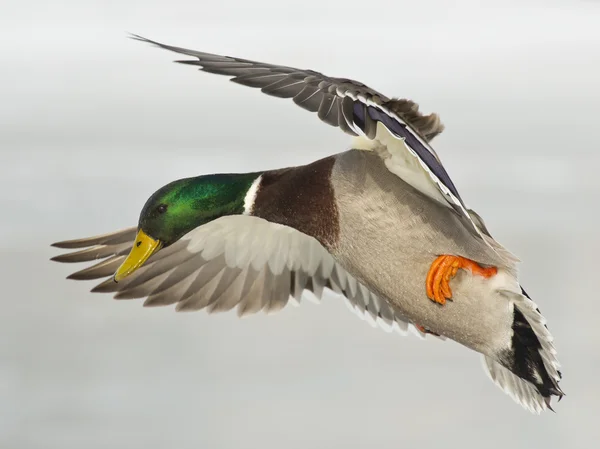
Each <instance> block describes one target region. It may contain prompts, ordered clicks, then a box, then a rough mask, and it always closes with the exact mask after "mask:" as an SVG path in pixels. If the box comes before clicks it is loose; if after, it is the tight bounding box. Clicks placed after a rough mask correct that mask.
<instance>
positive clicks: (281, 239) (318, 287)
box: [54, 215, 420, 334]
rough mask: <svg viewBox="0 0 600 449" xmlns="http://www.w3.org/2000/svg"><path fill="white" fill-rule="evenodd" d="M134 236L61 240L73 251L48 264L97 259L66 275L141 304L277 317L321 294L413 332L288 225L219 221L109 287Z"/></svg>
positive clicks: (388, 327)
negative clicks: (288, 307) (139, 300)
mask: <svg viewBox="0 0 600 449" xmlns="http://www.w3.org/2000/svg"><path fill="white" fill-rule="evenodd" d="M126 238H127V241H123V240H125V239H126ZM134 239H135V228H130V229H128V230H125V231H119V232H116V233H114V234H106V235H103V236H98V237H91V238H88V239H80V240H72V241H66V242H61V243H60V244H59V245H55V246H59V247H61V248H66V249H77V251H75V252H71V253H67V254H63V255H60V256H57V257H55V258H54V260H56V261H58V262H86V261H90V260H98V262H97V263H96V264H94V265H92V266H90V267H87V268H85V269H83V270H80V271H77V272H76V273H74V274H72V275H71V276H69V277H70V278H71V279H77V280H88V279H100V278H104V277H108V276H111V277H109V278H108V279H106V280H104V281H103V282H101V283H100V284H98V285H97V286H96V287H95V288H94V289H93V291H94V292H102V293H113V294H114V296H115V298H116V299H135V298H145V301H144V306H166V305H172V304H175V305H176V310H178V311H195V310H202V309H204V310H207V311H208V312H209V313H215V312H224V311H228V310H231V309H233V308H237V313H238V315H240V316H245V315H249V314H253V313H257V312H259V311H264V312H265V313H272V312H276V311H278V310H281V309H282V308H284V307H285V306H286V305H287V304H288V302H289V301H290V299H291V300H292V302H294V303H295V304H299V303H300V301H301V299H302V298H303V296H302V293H303V291H305V290H308V291H311V292H312V294H313V297H314V298H316V299H317V301H320V299H321V297H322V294H323V291H324V289H328V290H331V291H333V292H336V293H338V294H340V295H343V297H344V298H345V301H346V302H347V304H348V305H349V308H350V309H351V310H352V312H353V313H355V314H356V315H358V316H359V317H360V318H362V319H363V320H367V321H368V322H369V323H370V324H372V325H373V326H379V327H381V328H382V329H384V330H385V331H388V332H389V331H392V330H396V331H397V332H399V333H401V334H406V333H407V332H408V330H409V327H412V326H411V325H410V324H409V322H408V321H407V320H406V319H404V318H403V317H402V316H401V315H400V314H399V313H398V312H397V311H395V310H394V309H393V308H392V307H391V306H390V305H389V304H388V303H387V302H386V301H384V300H382V299H381V298H379V297H378V296H376V295H375V294H374V293H372V292H371V291H369V289H367V288H366V287H365V286H364V285H362V284H361V283H359V282H358V281H357V280H356V279H355V278H354V277H353V276H352V275H350V274H349V273H348V272H346V271H345V270H344V269H343V268H342V267H341V266H340V265H339V264H338V263H336V262H335V261H334V259H333V258H332V256H331V255H330V254H329V253H328V252H327V250H325V248H323V247H322V246H321V244H320V243H318V242H317V241H316V240H315V239H314V238H312V237H309V236H307V235H305V234H302V233H300V232H298V231H296V230H294V229H292V228H289V227H287V226H283V225H279V224H275V223H270V222H268V221H265V220H262V219H260V218H257V217H253V216H248V215H239V216H227V217H222V218H220V219H217V220H215V221H213V222H211V223H208V224H206V225H204V226H201V227H199V228H196V229H195V230H193V231H192V232H190V233H189V234H187V235H186V236H184V237H183V238H182V239H180V240H179V241H177V242H176V243H174V244H173V245H171V246H169V247H167V248H164V249H162V250H161V251H159V252H158V253H156V254H155V255H153V256H152V257H151V258H150V259H149V260H148V262H146V264H145V265H144V266H142V267H141V268H139V269H138V270H137V271H136V272H135V273H133V274H132V275H131V276H129V277H127V278H125V279H124V280H122V281H120V282H119V283H116V282H114V281H113V280H112V274H113V273H114V271H115V270H116V268H117V267H118V266H119V264H120V263H121V262H122V261H123V259H124V258H125V255H126V254H127V253H128V252H129V250H130V249H131V246H132V245H133V242H134ZM102 242H105V244H103V243H102ZM85 245H90V248H85ZM81 248H83V249H81ZM415 333H417V334H420V332H419V331H415Z"/></svg>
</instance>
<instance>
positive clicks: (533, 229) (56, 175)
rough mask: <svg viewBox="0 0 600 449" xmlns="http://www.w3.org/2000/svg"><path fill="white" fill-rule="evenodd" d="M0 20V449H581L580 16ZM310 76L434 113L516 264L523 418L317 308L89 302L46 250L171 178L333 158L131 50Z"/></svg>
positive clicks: (236, 90) (592, 100) (59, 11)
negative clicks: (545, 335) (549, 347)
mask: <svg viewBox="0 0 600 449" xmlns="http://www.w3.org/2000/svg"><path fill="white" fill-rule="evenodd" d="M1 9H2V12H1V15H0V54H1V55H2V59H0V69H1V70H0V99H1V100H2V101H1V103H0V207H1V210H2V220H0V232H1V235H2V236H3V239H2V241H0V248H1V250H0V269H1V270H2V273H3V275H2V280H3V281H4V282H3V284H4V293H3V295H2V299H3V306H4V307H3V313H2V314H0V329H1V331H0V332H1V334H0V336H2V337H3V338H2V339H0V447H7V448H9V447H10V448H27V449H30V448H31V449H34V448H36V449H37V448H44V449H47V448H60V449H69V448H77V449H79V448H82V447H84V448H86V449H88V448H89V449H93V448H105V447H115V448H141V447H143V448H147V449H150V448H162V447H177V448H188V447H189V448H192V447H194V448H197V447H208V448H211V449H212V448H215V449H216V448H245V447H248V448H253V447H262V448H263V449H270V448H281V447H285V448H286V449H293V448H296V447H298V448H300V447H302V448H306V447H310V448H315V449H317V448H338V447H339V448H345V449H348V448H355V447H356V448H362V447H372V446H373V445H377V446H378V447H381V448H398V447H405V446H413V447H414V446H418V447H420V448H438V447H448V448H454V447H457V448H458V447H460V448H461V449H466V448H471V447H473V448H475V447H476V448H482V447H483V448H505V447H510V448H511V449H518V448H532V447H545V448H567V447H568V448H590V447H593V445H594V444H597V441H598V440H599V438H600V430H599V429H598V427H597V425H596V422H595V417H596V416H597V415H598V408H597V404H598V402H599V400H600V390H599V387H598V383H597V374H598V372H600V356H599V355H598V342H599V341H600V331H599V330H598V329H599V327H598V325H597V319H596V316H597V313H596V309H595V305H596V301H597V298H596V297H597V294H596V291H595V290H596V289H595V282H594V281H595V279H596V276H597V274H596V267H597V266H598V260H597V254H598V251H600V238H599V237H598V231H597V229H598V227H599V225H600V213H599V210H598V195H599V193H600V179H599V178H598V176H597V168H598V166H599V165H600V153H599V151H598V148H597V146H598V145H597V143H596V141H597V139H596V136H595V134H594V133H595V131H596V128H597V120H598V109H599V106H600V88H599V81H598V80H600V2H598V1H574V0H573V1H558V0H545V1H541V0H540V1H534V0H522V1H516V0H513V1H503V2H495V4H491V2H476V1H442V0H436V1H433V0H423V1H414V0H413V1H404V0H402V1H400V0H395V1H393V2H389V1H378V0H372V1H369V2H350V1H343V2H342V1H331V2H325V1H322V0H321V1H313V0H308V1H302V2H294V3H287V2H281V1H280V2H275V1H265V0H255V1H252V2H241V1H240V2H233V1H231V2H205V1H194V2H190V1H182V0H171V1H168V2H167V1H164V2H160V1H156V0H147V1H130V0H122V1H103V2H101V1H99V0H95V1H75V0H72V1H53V2H42V1H14V0H9V1H8V2H6V0H5V1H4V2H3V4H2V8H1ZM127 32H133V33H138V34H141V35H143V36H146V37H149V38H152V39H156V40H160V41H163V42H165V43H168V44H173V45H179V46H187V47H190V48H194V49H198V50H202V51H208V52H213V53H222V54H228V55H232V56H239V57H243V58H249V59H256V60H259V61H264V62H273V63H281V64H286V65H292V66H297V67H301V68H312V69H315V70H318V71H322V72H324V73H327V74H330V75H334V76H344V77H350V78H354V79H357V80H360V81H362V82H364V83H366V84H368V85H371V86H372V87H374V88H376V89H379V90H381V91H382V92H383V93H385V94H387V95H389V96H400V97H409V98H412V99H413V100H415V101H417V102H419V103H420V104H421V105H422V108H423V109H424V110H425V111H436V112H438V113H440V115H441V117H442V121H443V122H444V123H445V125H446V131H445V132H444V134H443V135H442V136H440V137H438V139H437V141H436V142H435V148H436V149H437V151H438V153H439V154H440V155H441V157H442V159H443V161H444V162H445V165H446V166H447V168H448V171H449V172H450V174H451V176H452V177H453V179H454V182H455V184H457V186H458V188H459V189H460V191H461V194H462V196H463V197H464V198H466V200H467V202H468V203H469V204H470V205H471V206H473V207H474V208H475V209H476V210H477V211H478V212H480V213H481V214H482V215H483V216H484V218H485V220H486V222H487V224H488V225H489V228H490V229H491V231H492V233H493V234H494V235H495V236H497V237H498V239H499V240H500V241H501V242H503V243H504V244H505V245H506V246H508V247H509V248H510V249H511V250H512V251H513V252H514V253H516V254H517V255H518V256H519V257H520V258H521V259H522V260H523V262H524V263H523V265H522V267H521V278H522V282H523V284H524V285H525V287H526V288H527V290H528V291H529V292H530V294H532V295H533V297H534V299H535V300H536V302H538V303H539V305H540V307H541V309H542V311H543V312H544V314H545V315H546V317H547V318H548V320H549V325H550V328H551V330H552V331H553V333H554V335H555V338H556V344H557V347H558V349H559V351H560V356H561V360H562V362H563V364H564V372H565V381H564V389H565V391H566V392H567V397H566V398H565V399H564V400H563V401H562V402H561V403H560V404H559V405H557V407H556V408H557V411H558V414H556V415H553V414H545V415H543V416H541V417H534V416H529V415H528V414H527V413H526V412H525V411H523V410H521V409H520V408H519V407H518V406H517V405H516V404H514V403H513V402H512V401H511V400H510V399H509V398H507V397H504V395H503V394H502V392H500V391H499V390H498V389H497V388H496V387H494V386H493V385H492V384H491V382H490V381H489V380H488V379H487V378H486V377H485V375H484V373H483V372H482V370H481V367H480V363H479V360H478V356H477V355H476V354H474V353H472V352H469V351H467V350H466V349H464V348H462V347H460V346H458V345H456V344H453V343H450V342H446V343H440V342H434V341H425V342H420V341H418V340H416V339H415V338H410V337H408V338H404V339H402V338H400V337H395V336H390V335H387V334H384V333H382V332H378V331H375V330H372V329H370V328H369V327H368V326H366V325H365V324H364V323H361V322H360V321H359V320H357V319H356V318H354V317H353V316H351V315H350V314H349V313H347V311H346V309H345V307H344V306H343V305H342V304H340V302H339V301H337V300H335V299H334V298H328V300H327V301H325V303H324V304H322V305H321V306H319V307H315V306H312V305H306V306H303V307H300V308H298V309H290V310H285V311H283V312H282V313H281V314H279V315H278V316H273V317H263V316H257V317H253V318H249V319H247V320H238V319H237V318H236V317H235V314H233V313H231V314H224V315H219V316H208V315H206V314H204V313H196V314H189V315H181V314H175V313H174V312H173V311H172V310H169V309H160V310H146V309H142V308H141V307H140V304H139V302H136V301H133V302H115V301H112V300H110V298H109V297H103V296H98V295H92V294H90V293H88V290H89V288H90V287H91V285H87V284H83V283H74V282H68V281H65V280H64V276H65V275H66V274H68V273H69V272H71V271H72V267H68V266H59V265H57V264H52V263H50V262H49V261H48V258H49V257H51V256H52V255H54V254H56V252H55V251H52V250H51V249H50V248H49V247H48V245H49V244H50V243H51V242H53V241H56V240H62V239H66V238H72V237H81V236H87V235H93V234H95V233H101V232H107V231H111V230H116V229H118V228H121V227H124V226H130V225H133V224H135V223H136V221H137V216H138V214H139V210H140V208H141V206H142V205H143V203H144V202H145V200H146V198H147V197H148V196H149V195H150V194H151V193H152V192H153V191H154V190H155V189H156V188H158V187H160V186H161V185H163V184H164V183H166V182H168V181H170V180H173V179H175V178H181V177H185V176H190V175H196V174H203V173H211V172H235V171H254V170H258V169H266V168H275V167H281V166H289V165H296V164H302V163H307V162H310V161H312V160H315V159H317V158H320V157H324V156H326V155H328V154H331V153H335V152H340V151H343V150H344V149H346V148H347V147H348V144H349V140H348V138H347V137H346V136H344V135H343V134H342V133H340V131H339V130H337V129H335V128H330V127H327V126H325V125H323V124H321V123H320V122H319V121H318V120H317V119H316V117H314V116H312V115H311V114H309V113H307V112H305V111H303V110H301V109H299V108H297V107H294V106H293V105H292V104H291V102H289V101H285V100H279V99H274V98H269V97H266V96H264V95H261V94H260V93H259V92H257V91H255V90H252V89H249V88H246V87H242V86H238V85H235V84H232V83H229V82H227V81H226V79H225V78H222V77H218V76H215V75H209V74H204V73H198V72H197V71H196V70H194V69H193V68H191V67H186V66H178V65H175V64H172V63H171V62H170V61H172V60H173V59H177V58H178V57H177V55H175V54H170V53H168V52H165V51H161V50H158V49H155V48H152V47H150V46H148V45H144V44H142V43H139V42H135V41H132V40H128V39H126V35H127Z"/></svg>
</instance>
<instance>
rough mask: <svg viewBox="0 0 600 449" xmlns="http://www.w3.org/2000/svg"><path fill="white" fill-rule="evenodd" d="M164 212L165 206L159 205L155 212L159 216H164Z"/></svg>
mask: <svg viewBox="0 0 600 449" xmlns="http://www.w3.org/2000/svg"><path fill="white" fill-rule="evenodd" d="M166 211H167V205H166V204H160V205H159V206H158V207H157V208H156V212H158V213H159V214H164V213H165V212H166Z"/></svg>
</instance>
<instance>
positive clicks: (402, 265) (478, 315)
mask: <svg viewBox="0 0 600 449" xmlns="http://www.w3.org/2000/svg"><path fill="white" fill-rule="evenodd" d="M331 180H332V185H333V190H334V194H335V200H336V203H337V206H338V207H337V208H338V211H337V212H338V215H339V239H338V241H337V243H336V245H335V246H334V247H333V248H331V249H330V251H331V252H332V253H333V255H334V257H335V258H336V259H337V260H338V261H339V262H340V263H341V264H342V265H343V266H344V268H346V269H347V270H348V271H349V272H350V273H352V274H353V275H354V276H356V277H357V278H358V279H360V280H361V281H362V282H363V283H364V284H365V285H367V286H368V287H369V288H371V289H372V290H373V291H375V292H377V293H378V294H379V295H381V296H382V297H384V298H386V299H387V300H388V301H389V302H390V303H391V304H392V305H393V306H395V307H397V308H398V309H399V310H400V311H401V312H402V313H403V314H404V315H405V316H407V317H408V318H410V319H413V320H414V321H415V322H417V323H419V324H422V325H424V326H426V327H428V328H430V329H431V330H433V331H436V332H439V333H441V334H443V335H445V336H447V337H449V338H452V339H454V340H457V341H459V342H460V343H462V344H465V345H466V346H469V347H471V348H473V349H475V350H478V351H480V352H489V351H494V350H495V349H497V348H499V347H503V346H505V345H506V341H507V339H508V338H509V334H510V329H511V324H512V316H511V314H510V313H509V307H508V302H507V301H506V300H504V299H503V298H501V297H500V298H499V297H498V296H499V295H498V294H497V293H496V294H495V293H494V291H495V288H494V285H495V284H496V283H497V282H499V281H500V279H496V278H502V279H501V280H502V282H506V281H508V282H513V280H512V276H511V275H510V274H509V273H508V272H507V271H506V270H505V269H504V268H513V267H504V268H503V266H502V264H503V261H502V259H501V258H500V257H499V256H498V255H497V254H495V253H494V251H493V250H492V249H491V248H490V247H489V246H487V245H486V244H485V243H484V242H483V241H482V240H480V239H477V238H475V237H474V236H473V235H472V234H471V233H470V231H469V230H468V229H467V227H465V226H464V224H463V223H462V222H461V219H460V218H459V216H458V215H457V214H456V213H455V212H454V211H453V210H452V209H450V208H448V207H445V206H443V205H441V204H439V203H437V202H436V201H435V200H432V199H430V198H429V197H427V196H425V195H423V194H422V193H420V192H419V191H417V190H416V189H414V188H413V187H411V186H410V185H409V184H407V183H405V182H404V181H402V180H401V179H400V178H399V177H397V176H396V175H394V174H393V173H391V172H390V171H389V170H388V169H387V168H386V167H385V165H384V163H383V161H382V159H381V158H380V157H379V156H377V155H376V154H374V153H372V152H369V151H359V150H350V151H347V152H345V153H341V154H339V155H337V156H336V162H335V165H334V167H333V171H332V174H331ZM442 254H451V255H458V256H463V257H466V258H468V259H471V260H474V261H476V262H478V263H480V264H485V265H493V266H498V267H499V269H500V271H499V273H498V275H496V276H495V277H494V278H492V279H490V280H486V279H484V278H482V277H479V276H472V275H471V274H470V273H468V272H466V271H464V270H460V271H459V273H458V274H457V276H456V277H455V278H454V279H453V280H452V281H451V287H452V291H453V301H449V302H448V303H446V305H444V306H440V305H439V304H436V303H434V302H432V301H431V300H430V299H429V298H427V295H426V289H425V279H426V277H427V273H428V271H429V268H430V266H431V264H432V262H433V261H434V260H435V259H436V257H437V256H439V255H442ZM505 278H508V279H505ZM514 282H516V280H514Z"/></svg>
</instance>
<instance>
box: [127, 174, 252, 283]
mask: <svg viewBox="0 0 600 449" xmlns="http://www.w3.org/2000/svg"><path fill="white" fill-rule="evenodd" d="M258 176H259V173H245V174H219V175H206V176H198V177H196V178H186V179H180V180H178V181H174V182H171V183H169V184H167V185H166V186H164V187H161V188H160V189H159V190H157V191H156V192H155V193H154V194H153V195H152V196H151V197H150V198H149V199H148V201H146V204H145V205H144V207H143V209H142V212H141V214H140V219H139V223H138V235H137V237H136V240H135V242H134V245H133V248H132V250H131V253H130V254H129V256H128V257H127V259H126V260H125V261H124V262H123V264H122V265H121V267H119V269H118V270H117V272H116V274H115V281H119V280H120V279H123V278H124V277H126V276H128V275H129V274H131V273H133V272H134V271H135V270H137V269H138V268H139V267H141V266H142V265H143V264H144V262H146V260H148V258H149V257H150V256H151V255H152V254H154V253H155V252H157V251H158V250H160V249H161V248H163V247H165V246H169V245H171V244H173V243H175V242H176V241H177V240H179V239H180V238H181V237H183V236H184V235H185V234H187V233H188V232H190V231H192V230H193V229H195V228H197V227H198V226H201V225H203V224H205V223H208V222H210V221H212V220H215V219H217V218H219V217H222V216H225V215H236V214H241V213H243V212H244V199H245V197H246V194H247V193H248V190H249V189H250V187H251V186H252V183H253V182H254V180H255V179H256V178H257V177H258Z"/></svg>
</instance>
